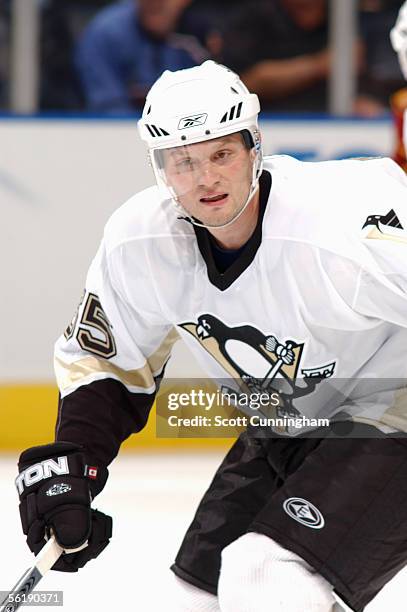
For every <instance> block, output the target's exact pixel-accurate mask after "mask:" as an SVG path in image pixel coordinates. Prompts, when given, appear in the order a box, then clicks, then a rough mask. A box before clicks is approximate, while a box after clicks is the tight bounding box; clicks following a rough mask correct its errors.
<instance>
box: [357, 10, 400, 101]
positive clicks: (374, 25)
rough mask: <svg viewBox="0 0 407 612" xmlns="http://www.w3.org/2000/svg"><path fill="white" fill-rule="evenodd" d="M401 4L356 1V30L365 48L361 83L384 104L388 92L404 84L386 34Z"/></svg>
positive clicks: (390, 92)
mask: <svg viewBox="0 0 407 612" xmlns="http://www.w3.org/2000/svg"><path fill="white" fill-rule="evenodd" d="M401 4H402V0H361V2H360V31H361V35H362V38H363V41H364V44H365V49H366V56H365V70H364V72H363V75H362V86H363V90H364V91H365V92H367V93H369V94H370V95H371V96H373V97H375V98H376V99H377V100H379V101H380V102H381V103H382V104H383V105H385V106H387V105H388V100H389V97H390V96H391V94H392V93H393V92H394V91H395V90H396V89H399V88H400V87H402V86H403V85H404V79H403V76H402V73H401V70H400V67H399V63H398V60H397V55H396V54H395V53H394V51H393V49H392V46H391V43H390V37H389V32H390V30H391V28H392V27H393V25H394V23H395V21H396V18H397V14H398V11H399V8H400V6H401Z"/></svg>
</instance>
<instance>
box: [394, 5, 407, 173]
mask: <svg viewBox="0 0 407 612" xmlns="http://www.w3.org/2000/svg"><path fill="white" fill-rule="evenodd" d="M390 40H391V43H392V45H393V49H394V50H395V51H396V52H397V54H398V56H399V62H400V68H401V71H402V73H403V75H404V77H405V78H406V79H407V2H404V4H403V6H402V7H401V9H400V11H399V14H398V17H397V21H396V23H395V25H394V28H393V29H392V30H391V32H390ZM390 103H391V109H392V112H393V116H394V122H395V127H396V147H395V152H394V160H395V161H396V162H397V163H398V164H399V165H400V166H401V167H402V168H404V170H406V171H407V155H406V147H407V121H406V119H405V117H406V112H407V110H406V109H407V88H404V89H400V90H399V91H396V93H394V94H393V95H392V97H391V100H390Z"/></svg>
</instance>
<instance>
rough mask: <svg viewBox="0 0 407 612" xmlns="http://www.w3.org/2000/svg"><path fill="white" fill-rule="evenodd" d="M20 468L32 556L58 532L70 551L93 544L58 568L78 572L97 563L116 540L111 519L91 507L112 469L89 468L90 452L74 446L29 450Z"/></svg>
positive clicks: (23, 517)
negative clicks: (88, 457)
mask: <svg viewBox="0 0 407 612" xmlns="http://www.w3.org/2000/svg"><path fill="white" fill-rule="evenodd" d="M18 469H19V475H18V476H17V478H16V481H15V482H16V487H17V491H18V493H19V496H20V516H21V522H22V525H23V531H24V534H25V535H26V536H27V544H28V546H29V548H30V549H31V550H32V552H33V553H35V554H38V552H39V551H40V550H41V548H42V547H43V546H44V545H45V543H46V538H47V537H48V536H49V534H50V531H51V530H52V531H53V533H54V535H55V537H56V540H57V542H58V544H59V545H60V546H61V547H62V548H64V549H70V548H71V549H75V548H79V547H80V546H82V545H83V544H84V543H85V542H86V541H87V542H88V545H87V546H86V548H84V549H82V550H80V551H78V552H73V553H69V554H68V553H64V554H62V556H61V557H60V558H59V559H58V561H57V562H56V563H55V565H54V566H53V568H52V569H54V570H59V571H62V572H76V571H78V569H79V568H80V567H83V566H84V565H85V563H87V562H88V561H89V560H90V559H95V558H96V557H97V556H98V555H99V554H100V553H101V552H102V550H104V548H106V546H107V545H108V544H109V539H110V538H111V537H112V519H111V518H110V516H106V515H105V514H103V513H102V512H99V511H98V510H93V509H92V508H91V507H90V504H91V501H92V499H93V498H94V497H95V496H96V495H97V494H98V493H100V491H101V490H102V489H103V487H104V485H105V483H106V480H107V476H108V471H107V469H106V468H105V467H100V466H95V465H89V464H88V462H87V461H86V458H85V449H84V448H83V447H81V446H79V445H77V444H73V443H71V442H55V443H54V444H46V445H44V446H34V447H32V448H29V449H28V450H26V451H24V452H23V453H22V454H21V456H20V459H19V463H18Z"/></svg>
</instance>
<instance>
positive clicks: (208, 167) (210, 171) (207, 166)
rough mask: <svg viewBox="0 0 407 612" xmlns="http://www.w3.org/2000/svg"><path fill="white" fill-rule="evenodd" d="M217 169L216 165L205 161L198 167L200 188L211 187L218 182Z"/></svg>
mask: <svg viewBox="0 0 407 612" xmlns="http://www.w3.org/2000/svg"><path fill="white" fill-rule="evenodd" d="M219 178H220V175H219V168H218V167H217V166H216V164H214V163H212V162H211V161H210V160H207V161H205V162H203V163H201V164H200V167H199V177H198V181H199V185H200V186H202V187H212V186H213V185H216V184H217V183H218V182H219Z"/></svg>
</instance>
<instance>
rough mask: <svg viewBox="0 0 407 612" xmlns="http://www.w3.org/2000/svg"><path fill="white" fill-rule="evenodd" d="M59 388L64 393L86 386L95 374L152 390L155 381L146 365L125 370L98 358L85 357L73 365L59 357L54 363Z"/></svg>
mask: <svg viewBox="0 0 407 612" xmlns="http://www.w3.org/2000/svg"><path fill="white" fill-rule="evenodd" d="M54 367H55V374H56V378H57V382H58V387H59V389H60V391H61V392H62V393H63V392H64V391H66V390H67V389H69V388H71V387H73V386H77V385H78V383H80V384H86V383H87V379H92V378H93V376H94V375H95V374H105V375H106V376H107V377H109V375H110V376H113V377H114V378H116V379H118V380H120V382H121V383H123V384H124V385H125V386H126V387H141V388H142V389H150V388H151V387H153V386H154V379H153V375H152V373H151V370H150V368H149V367H148V365H147V364H146V365H145V366H143V367H142V368H138V369H136V370H123V369H122V368H119V366H117V365H115V364H114V363H111V362H110V361H107V360H105V359H99V358H98V357H84V358H83V359H79V360H78V361H74V362H73V363H68V362H66V361H63V360H62V359H60V358H59V357H56V358H55V362H54Z"/></svg>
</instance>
